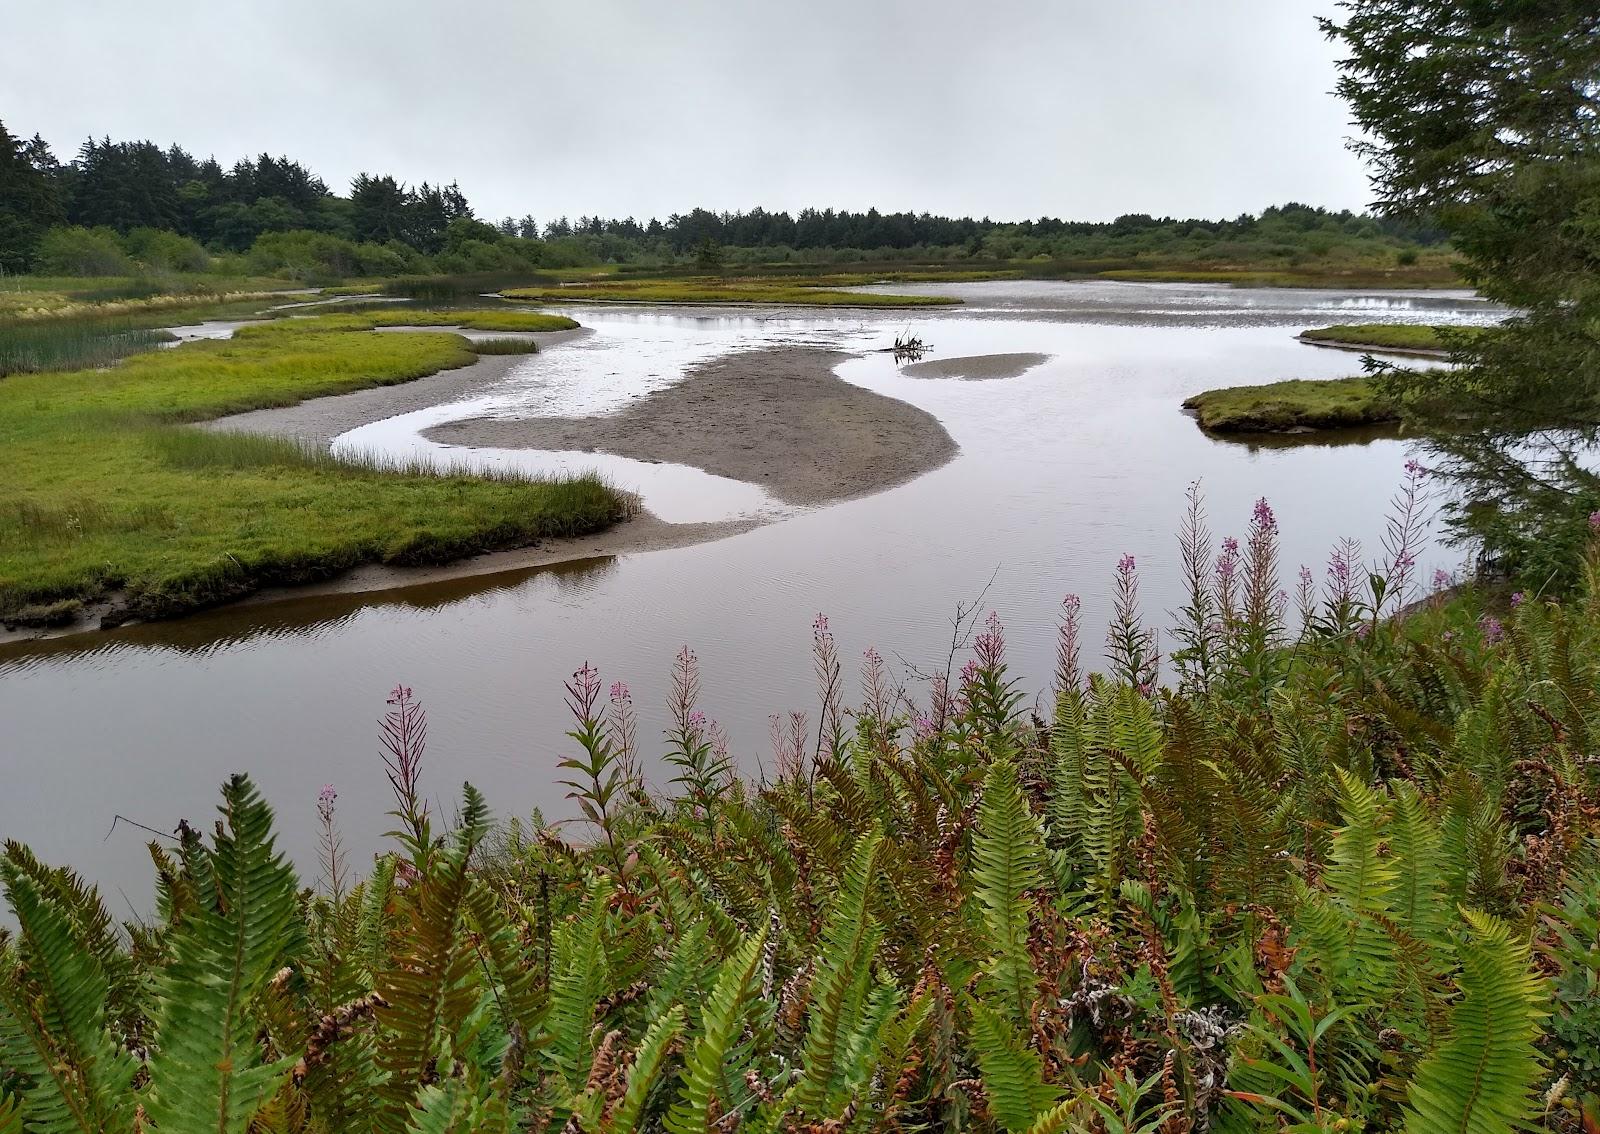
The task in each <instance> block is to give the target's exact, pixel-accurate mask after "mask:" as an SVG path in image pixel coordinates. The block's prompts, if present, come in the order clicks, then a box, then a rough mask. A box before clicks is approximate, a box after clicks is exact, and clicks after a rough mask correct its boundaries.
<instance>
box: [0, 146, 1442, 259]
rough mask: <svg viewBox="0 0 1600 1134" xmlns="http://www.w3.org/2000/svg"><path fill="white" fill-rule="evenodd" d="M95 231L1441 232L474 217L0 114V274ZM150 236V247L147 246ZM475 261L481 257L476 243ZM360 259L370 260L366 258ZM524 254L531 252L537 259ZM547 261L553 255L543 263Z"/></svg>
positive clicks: (827, 212) (381, 234) (1028, 248)
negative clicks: (69, 235) (73, 149)
mask: <svg viewBox="0 0 1600 1134" xmlns="http://www.w3.org/2000/svg"><path fill="white" fill-rule="evenodd" d="M63 226H73V227H77V228H83V229H97V228H103V229H107V230H110V231H111V232H114V233H116V234H119V235H120V236H121V237H124V238H126V237H128V236H129V235H130V234H132V233H135V232H143V231H145V230H149V231H153V232H160V233H173V234H176V235H178V236H180V237H183V238H185V239H187V240H191V241H193V242H195V244H196V245H197V246H199V247H201V248H204V249H209V250H211V251H213V252H218V253H225V252H236V253H243V252H247V251H249V250H251V249H253V248H254V247H255V246H256V244H257V242H258V241H259V240H260V239H261V238H262V237H263V236H265V235H269V234H274V233H288V232H297V233H315V234H321V235H323V236H325V237H331V238H334V239H337V240H343V241H349V242H352V243H354V244H368V245H372V246H374V247H388V248H390V249H392V250H395V251H397V252H399V253H400V255H401V258H402V259H404V258H405V250H410V251H412V252H415V253H418V254H420V255H423V256H437V255H438V254H440V253H441V252H443V251H446V250H447V249H459V248H460V247H461V246H462V245H463V244H465V243H467V242H476V243H477V244H481V245H487V246H494V245H497V244H500V243H502V242H504V241H507V240H515V241H529V242H540V243H544V244H552V243H558V242H564V241H576V242H578V244H579V245H580V246H581V247H582V248H583V250H584V254H586V255H588V256H591V257H593V258H595V259H600V260H637V259H641V258H665V257H681V256H684V255H688V254H691V253H694V252H696V251H697V250H700V249H704V248H705V247H707V246H719V247H720V246H725V247H729V248H741V249H756V250H769V251H775V250H794V251H798V252H802V253H804V252H812V251H823V250H836V249H868V250H894V251H906V250H913V249H930V250H943V251H944V253H945V254H949V253H951V252H954V253H956V254H960V255H971V256H977V255H989V256H995V257H1003V256H1006V255H1011V256H1036V255H1054V256H1061V255H1083V254H1088V255H1093V254H1096V253H1097V251H1098V250H1099V248H1100V246H1101V245H1103V244H1104V243H1105V242H1107V241H1112V242H1134V243H1140V244H1145V243H1149V242H1151V241H1156V242H1189V243H1193V242H1195V241H1211V242H1221V243H1227V242H1240V241H1244V242H1250V241H1260V240H1262V239H1269V240H1275V241H1277V242H1278V243H1279V244H1283V243H1284V242H1286V241H1287V242H1288V243H1289V244H1295V243H1303V242H1304V240H1305V239H1307V238H1308V237H1310V236H1312V235H1313V234H1314V235H1315V238H1316V239H1319V240H1322V241H1324V242H1326V241H1328V240H1334V239H1341V238H1363V237H1365V238H1390V239H1393V240H1400V241H1407V242H1421V243H1432V242H1436V241H1438V240H1441V239H1442V238H1443V233H1442V232H1441V231H1440V230H1438V229H1436V228H1433V227H1431V226H1429V225H1428V224H1427V223H1426V222H1418V221H1415V220H1411V219H1406V220H1393V219H1386V218H1378V217H1372V216H1367V215H1364V214H1359V213H1353V212H1350V211H1349V210H1341V211H1332V210H1327V209H1322V208H1317V207H1314V206H1311V205H1305V204H1299V203H1290V204H1286V205H1282V206H1275V207H1273V208H1269V209H1266V210H1264V211H1263V212H1261V213H1260V214H1259V215H1253V214H1249V213H1246V214H1242V215H1240V216H1238V217H1235V218H1233V219H1231V220H1206V219H1199V218H1188V219H1180V218H1175V217H1159V218H1158V217H1154V216H1151V215H1148V214H1143V213H1137V214H1128V215H1125V216H1121V217H1118V218H1116V219H1115V220H1113V221H1107V222H1093V221H1068V220H1061V219H1058V218H1054V217H1040V218H1038V219H1036V220H1023V221H1020V222H1003V221H996V220H992V219H990V218H988V217H984V218H982V219H974V218H972V217H947V216H938V215H934V214H931V213H927V212H921V213H916V212H889V213H885V212H880V211H879V210H878V209H876V208H869V209H867V210H865V211H864V212H858V211H852V210H849V209H831V208H829V209H815V208H807V209H802V210H800V211H799V212H798V213H790V212H787V211H782V210H780V211H777V212H769V211H768V210H766V209H764V208H754V209H751V210H749V211H737V212H726V211H724V212H716V211H712V210H709V209H704V208H695V209H691V210H689V211H688V212H686V213H674V214H672V215H670V216H669V217H667V218H666V220H664V221H663V220H661V219H658V218H651V219H650V220H648V221H645V222H640V221H638V220H636V219H634V218H633V217H626V218H621V219H617V218H604V217H601V216H598V215H595V216H589V215H585V216H580V217H579V218H578V219H577V220H576V221H573V220H569V219H568V218H567V217H565V216H562V217H559V218H555V219H551V220H547V221H545V222H544V223H541V222H540V221H539V220H537V219H536V218H535V217H534V216H532V215H531V214H525V215H523V216H522V217H521V218H516V217H509V216H508V217H504V218H502V219H501V220H500V221H498V223H492V224H491V223H486V222H485V221H483V220H480V219H479V218H478V217H477V215H476V214H475V212H474V210H473V208H472V206H471V204H470V203H469V202H468V200H467V197H466V194H465V193H464V192H463V191H462V190H461V187H460V186H459V185H458V184H456V183H455V182H452V183H451V184H449V185H433V184H430V183H428V182H423V183H421V184H420V185H416V186H411V185H408V184H406V183H405V182H403V181H401V180H400V179H399V178H397V177H395V176H393V175H388V174H369V173H361V174H359V175H357V176H356V178H355V179H354V180H353V181H352V182H351V184H350V187H349V190H348V192H347V193H345V194H344V195H340V194H338V193H336V192H334V191H333V190H332V189H331V188H330V187H329V186H328V184H327V182H325V181H324V180H323V179H322V178H321V177H319V176H318V175H317V174H316V173H315V172H313V171H312V170H311V169H310V168H308V167H307V166H306V165H304V164H303V163H301V162H298V161H295V160H294V159H292V158H289V157H287V156H279V157H274V156H272V155H271V154H266V153H263V154H260V155H259V156H257V157H254V158H248V157H247V158H242V159H240V160H238V161H236V162H234V163H233V164H232V165H231V166H227V167H224V166H223V165H222V164H221V163H220V162H219V161H218V160H217V159H216V158H215V157H206V158H204V159H201V158H197V157H195V156H194V155H193V154H191V153H190V152H189V151H187V150H185V149H184V148H183V147H181V146H177V145H173V146H169V147H167V148H165V149H163V148H162V147H160V146H159V145H157V144H156V143H154V142H150V141H122V142H114V141H112V140H111V139H110V138H109V137H106V138H101V139H98V140H97V139H94V138H90V139H88V140H87V141H85V142H84V143H83V145H82V146H81V147H79V150H78V153H77V155H76V156H75V157H74V158H72V159H71V160H69V161H62V160H60V159H58V158H57V156H56V155H55V154H54V153H53V152H52V151H51V148H50V146H49V144H48V143H46V142H45V140H44V139H43V138H42V137H40V136H39V135H38V134H35V135H33V136H32V137H31V138H26V139H24V138H22V137H20V136H14V135H13V134H11V133H10V132H9V131H7V130H6V128H5V126H4V124H3V123H0V267H3V268H4V269H5V270H7V271H13V272H17V271H28V270H31V269H33V268H35V267H36V266H37V264H36V262H37V261H38V259H39V257H40V252H41V246H42V245H43V243H44V240H45V236H46V234H47V233H49V232H50V230H52V229H55V228H60V227H63ZM147 242H148V241H147ZM480 256H481V252H480ZM369 259H371V257H369ZM535 261H536V262H537V257H535ZM557 266H559V264H558V265H557Z"/></svg>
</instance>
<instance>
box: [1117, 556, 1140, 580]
mask: <svg viewBox="0 0 1600 1134" xmlns="http://www.w3.org/2000/svg"><path fill="white" fill-rule="evenodd" d="M1137 569H1138V564H1137V563H1135V562H1134V559H1133V556H1131V555H1124V556H1123V557H1122V558H1121V559H1119V560H1117V574H1119V575H1131V574H1133V573H1134V571H1135V570H1137Z"/></svg>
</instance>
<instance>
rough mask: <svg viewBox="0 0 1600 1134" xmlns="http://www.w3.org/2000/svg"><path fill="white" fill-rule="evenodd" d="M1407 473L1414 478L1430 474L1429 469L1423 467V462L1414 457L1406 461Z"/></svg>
mask: <svg viewBox="0 0 1600 1134" xmlns="http://www.w3.org/2000/svg"><path fill="white" fill-rule="evenodd" d="M1405 470H1406V475H1407V476H1409V477H1411V478H1412V479H1414V480H1421V479H1422V478H1423V477H1425V476H1427V475H1428V470H1427V469H1425V468H1423V467H1422V462H1421V461H1419V460H1417V459H1416V458H1415V457H1412V458H1411V459H1410V460H1409V461H1407V462H1406V463H1405Z"/></svg>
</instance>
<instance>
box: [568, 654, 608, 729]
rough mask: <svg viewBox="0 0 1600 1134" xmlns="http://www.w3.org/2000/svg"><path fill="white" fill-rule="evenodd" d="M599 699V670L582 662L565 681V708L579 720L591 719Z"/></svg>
mask: <svg viewBox="0 0 1600 1134" xmlns="http://www.w3.org/2000/svg"><path fill="white" fill-rule="evenodd" d="M599 699H600V671H599V670H598V669H596V668H595V667H594V666H592V665H590V664H589V663H588V662H584V663H583V665H582V666H581V667H580V668H579V669H578V671H577V672H576V673H574V674H573V675H572V680H571V681H569V682H568V683H567V708H569V709H571V710H572V715H573V716H574V717H577V718H578V719H579V720H592V719H593V718H594V716H595V702H596V701H598V700H599Z"/></svg>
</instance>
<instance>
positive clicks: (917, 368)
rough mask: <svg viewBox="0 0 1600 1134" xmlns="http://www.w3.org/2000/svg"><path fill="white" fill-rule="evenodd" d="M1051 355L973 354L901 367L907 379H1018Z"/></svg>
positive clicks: (935, 359)
mask: <svg viewBox="0 0 1600 1134" xmlns="http://www.w3.org/2000/svg"><path fill="white" fill-rule="evenodd" d="M1049 357H1050V356H1049V355H1048V354H973V355H968V356H966V357H965V358H931V359H929V360H928V361H927V362H913V363H912V364H911V365H910V366H902V367H901V368H900V373H902V374H904V375H905V376H906V377H908V378H957V379H960V380H962V381H964V382H990V381H993V380H995V379H997V378H1015V377H1017V375H1019V374H1022V373H1025V372H1026V371H1029V370H1032V369H1033V368H1034V367H1035V366H1038V365H1039V364H1040V363H1041V362H1045V361H1047V360H1048V359H1049Z"/></svg>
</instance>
